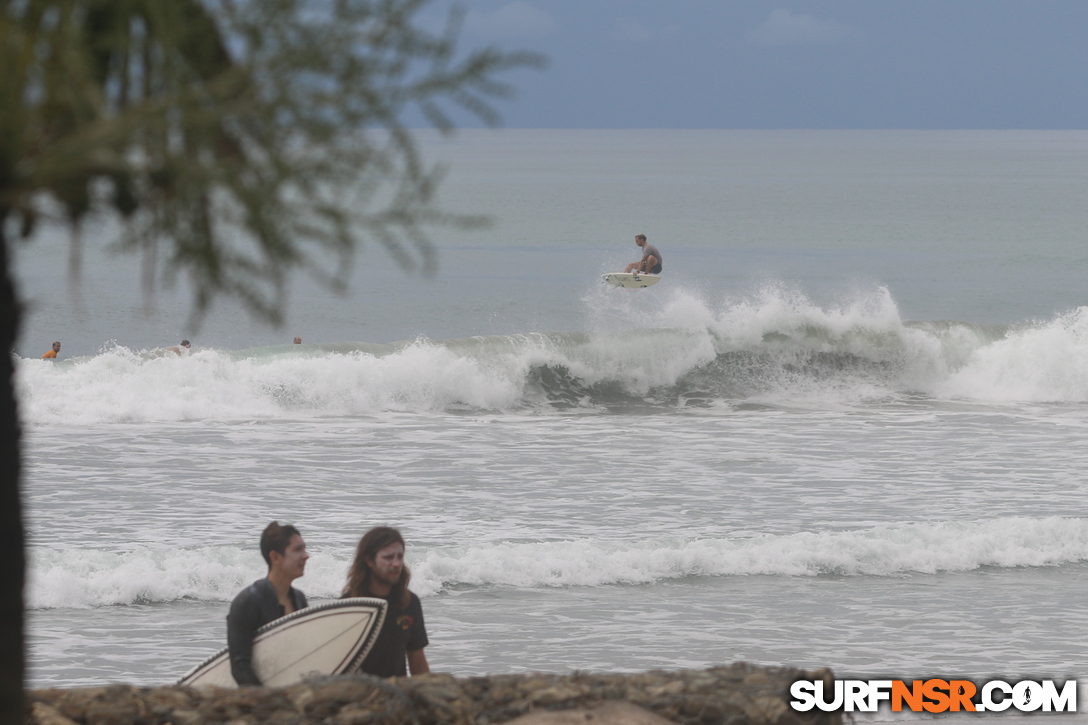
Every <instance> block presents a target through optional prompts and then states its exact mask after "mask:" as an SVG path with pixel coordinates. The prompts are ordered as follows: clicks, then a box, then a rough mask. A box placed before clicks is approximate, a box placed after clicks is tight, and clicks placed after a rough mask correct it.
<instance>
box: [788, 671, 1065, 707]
mask: <svg viewBox="0 0 1088 725" xmlns="http://www.w3.org/2000/svg"><path fill="white" fill-rule="evenodd" d="M826 689H829V690H830V691H829V692H825V686H824V681H823V680H797V681H796V682H794V683H793V685H791V686H790V695H791V696H792V697H793V699H792V700H791V701H790V706H791V707H792V708H793V709H794V710H796V711H797V712H808V711H809V710H811V709H812V708H814V707H815V708H819V709H820V710H823V711H824V712H833V711H835V710H845V711H846V712H876V711H877V709H878V708H879V707H880V703H882V702H887V703H888V704H889V705H890V706H891V709H892V712H901V711H902V710H903V709H904V707H905V708H906V709H907V710H910V711H912V712H961V711H964V712H1002V711H1004V710H1008V709H1009V708H1010V707H1013V708H1015V709H1017V710H1019V711H1020V712H1035V711H1037V710H1041V711H1043V712H1076V711H1077V681H1076V680H1066V681H1065V683H1064V684H1063V685H1062V686H1061V687H1060V688H1059V687H1058V685H1057V684H1056V683H1055V681H1054V680H1039V681H1035V680H1022V681H1020V682H1017V683H1015V684H1012V685H1010V684H1009V683H1007V682H1004V681H1002V680H991V681H989V682H987V683H985V684H984V685H983V686H982V687H981V688H979V687H976V686H975V683H973V682H971V681H970V680H938V679H930V680H913V681H912V682H910V683H909V684H908V683H906V682H904V681H903V680H835V681H834V685H833V686H832V687H830V688H826Z"/></svg>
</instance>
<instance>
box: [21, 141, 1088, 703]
mask: <svg viewBox="0 0 1088 725" xmlns="http://www.w3.org/2000/svg"><path fill="white" fill-rule="evenodd" d="M421 139H422V146H423V149H424V152H425V155H426V157H427V158H429V159H431V160H433V161H439V162H442V163H443V164H446V165H447V166H448V170H447V173H446V179H445V182H444V185H443V187H442V189H441V192H440V194H439V197H440V201H441V204H442V205H443V206H445V207H446V208H448V209H451V210H455V211H460V212H467V213H480V214H486V215H489V216H490V217H492V219H493V224H492V225H491V226H490V227H489V228H486V229H475V230H451V229H437V230H435V231H433V233H432V238H433V240H434V242H435V245H436V247H437V249H438V253H439V265H440V266H439V270H438V272H437V274H436V275H435V276H434V277H426V276H421V275H418V274H409V275H405V274H404V273H402V272H401V271H399V270H398V269H397V268H396V267H395V265H394V264H393V263H392V262H391V261H390V260H389V258H388V256H387V255H385V253H384V252H383V251H382V250H381V249H379V248H378V247H377V246H370V247H367V248H365V250H364V251H363V253H362V254H360V255H359V256H358V258H357V259H356V261H355V269H354V272H353V275H352V284H351V290H350V292H349V293H348V294H346V295H344V296H337V295H335V294H333V293H332V292H330V291H329V290H327V289H326V287H325V285H324V284H323V283H322V282H321V281H320V280H319V279H310V278H306V277H300V278H297V279H296V280H295V281H294V283H293V285H292V287H291V290H290V294H289V299H288V311H287V315H286V322H285V324H284V325H283V326H282V327H280V328H272V327H269V326H267V325H265V324H263V323H260V322H258V321H255V320H253V319H252V318H251V317H249V316H248V315H247V314H246V313H245V312H244V311H243V310H242V309H240V308H239V307H238V306H237V305H234V304H230V303H222V304H219V305H218V306H217V307H216V308H215V309H214V310H213V312H212V313H211V314H210V315H209V316H208V317H207V318H206V319H205V320H203V321H202V323H201V325H200V326H199V327H198V328H194V327H192V326H190V325H189V324H188V322H187V321H188V319H189V313H190V311H191V307H190V304H189V299H188V293H187V288H186V286H185V284H184V281H182V282H179V283H178V284H177V285H176V286H174V287H167V288H164V289H162V290H161V291H160V292H159V293H158V294H157V295H156V296H155V298H154V299H153V300H151V301H150V302H148V301H147V300H145V299H143V297H142V296H141V293H140V283H139V265H138V263H137V262H136V261H134V260H128V259H125V258H119V257H117V256H115V255H114V254H112V253H110V252H109V251H108V249H107V247H108V244H109V242H110V241H111V240H112V239H113V238H114V237H115V235H116V229H115V228H114V227H112V226H111V225H110V224H108V223H105V222H102V223H99V224H97V225H92V226H91V227H89V228H88V230H87V231H86V233H85V238H86V240H87V245H88V248H87V250H86V252H85V260H84V269H83V273H82V277H81V279H80V281H79V282H78V284H76V283H71V282H70V281H69V280H68V279H67V277H66V269H67V266H66V265H67V261H66V255H67V237H66V236H65V234H64V233H62V232H61V231H59V230H57V229H46V230H45V231H43V232H42V233H40V235H39V238H37V239H35V240H34V241H33V242H32V243H29V244H25V245H20V246H19V247H18V249H16V250H15V251H16V268H17V273H18V278H19V280H20V288H21V291H22V294H23V296H24V298H25V299H26V300H27V303H28V311H27V316H26V319H25V322H24V326H23V330H22V335H21V338H20V342H19V345H18V347H17V349H16V354H17V356H18V360H17V386H18V394H19V399H20V401H21V402H20V405H21V413H22V418H23V421H24V425H25V456H26V472H25V480H24V500H25V504H26V519H27V525H28V529H29V558H30V571H29V583H28V588H27V592H26V597H27V602H28V606H29V615H28V617H29V619H28V626H29V659H30V670H29V684H30V685H31V686H32V687H45V686H78V685H91V684H99V683H105V682H128V683H135V684H141V685H152V684H160V683H170V682H172V681H174V680H176V679H177V678H178V677H180V676H181V675H183V674H184V673H185V672H186V671H187V670H188V669H189V668H190V667H192V666H193V665H195V664H197V663H198V662H199V661H200V660H202V659H203V658H204V657H205V656H207V655H208V654H210V653H211V652H213V651H215V650H217V649H219V648H221V647H222V646H224V644H225V620H224V617H225V615H226V609H227V605H228V603H229V601H230V600H231V599H232V598H233V596H234V595H235V594H236V593H237V592H238V591H239V590H240V589H241V588H242V587H243V586H245V585H246V584H248V583H249V582H251V581H253V580H254V579H257V578H259V577H260V576H263V574H264V566H263V562H262V560H261V558H260V554H259V552H258V550H257V542H258V538H259V536H260V532H261V530H262V529H263V527H264V526H265V525H266V524H267V523H268V522H269V521H271V520H273V519H278V520H280V521H281V522H292V523H294V524H295V525H296V526H298V528H299V529H300V530H301V531H302V534H303V536H304V537H305V539H306V542H307V544H308V548H309V550H310V553H311V559H310V561H309V563H308V566H307V571H306V575H305V577H303V578H302V579H300V580H298V581H297V582H296V585H297V586H298V587H299V588H300V589H302V590H303V591H304V592H305V593H306V594H307V596H308V597H309V598H310V599H311V601H320V600H323V599H328V598H334V597H336V596H338V594H339V592H340V589H341V587H342V586H343V583H344V578H345V574H346V570H347V567H348V565H349V563H350V559H351V556H352V554H353V547H354V545H355V543H356V542H357V541H358V538H359V536H360V535H361V534H362V533H363V532H364V531H365V530H367V529H368V528H370V527H371V526H374V525H378V524H388V525H393V526H397V527H399V528H400V529H401V531H402V532H403V533H404V535H405V538H406V539H407V541H408V550H407V559H408V563H409V565H410V566H411V568H412V588H413V590H414V591H416V592H417V593H418V594H419V595H420V596H421V597H422V600H423V607H424V612H425V616H426V623H427V630H428V633H429V635H430V642H431V643H430V646H429V647H428V648H427V656H428V658H429V660H430V663H431V666H432V669H434V670H437V671H445V672H451V673H453V674H456V675H473V674H483V673H510V672H526V671H545V672H571V671H575V670H590V671H604V672H629V671H637V670H645V669H654V668H682V667H685V668H686V667H693V668H701V667H709V666H712V665H715V664H722V663H729V662H733V661H736V660H747V661H750V662H756V663H762V664H772V665H795V666H801V667H822V666H828V667H831V668H833V669H834V670H835V671H836V673H837V674H839V675H840V676H857V677H866V678H869V677H885V676H886V677H891V678H896V679H913V678H929V677H946V678H948V677H954V678H958V679H973V680H975V681H977V682H981V681H985V680H989V679H995V678H1000V679H1006V680H1009V681H1015V680H1018V679H1025V678H1053V679H1059V680H1064V679H1067V678H1078V677H1081V676H1084V675H1085V673H1086V672H1088V643H1086V641H1085V636H1084V632H1085V631H1086V630H1088V607H1086V605H1085V602H1086V600H1088V503H1086V501H1088V453H1086V450H1085V437H1086V433H1088V406H1086V403H1088V292H1086V290H1085V279H1086V278H1088V132H1082V131H1065V132H1035V131H1031V132H1012V131H1009V132H980V131H926V132H908V131H768V132H756V131H666V130H651V131H547V130H502V131H482V130H481V131H464V132H461V133H459V134H458V135H457V136H456V137H455V138H454V139H452V140H446V139H440V138H438V137H435V136H433V135H430V134H426V133H425V134H422V136H421ZM637 233H644V234H646V235H647V236H648V238H649V241H650V242H651V243H652V244H655V245H656V246H657V247H659V248H660V250H661V252H662V256H663V258H664V273H663V279H662V281H661V282H660V283H659V284H657V285H656V286H654V287H652V288H648V289H642V290H623V289H616V288H612V287H609V286H607V285H605V284H604V283H603V282H602V281H601V279H600V275H601V274H602V273H605V272H608V271H615V270H617V269H620V268H622V267H623V266H624V265H625V264H626V263H627V262H631V261H635V260H636V259H638V257H639V250H638V248H637V247H636V246H635V245H634V235H635V234H637ZM296 335H299V336H301V337H302V338H303V344H302V345H292V344H290V342H291V340H292V338H293V337H294V336H296ZM183 336H184V337H188V338H190V339H192V341H193V348H192V353H191V354H189V355H187V356H185V357H179V356H177V355H174V354H172V353H169V352H167V351H165V350H164V348H165V347H166V346H170V345H176V344H177V343H178V341H179V340H180V339H181V338H182V337H183ZM55 339H56V340H60V341H61V342H62V344H63V349H62V352H61V355H60V359H59V360H58V361H57V362H55V363H51V362H48V361H43V360H39V359H38V358H39V356H40V355H41V354H42V353H43V352H45V351H46V350H47V349H49V345H50V344H51V343H52V341H53V340H55ZM1080 699H1081V710H1082V711H1084V709H1085V703H1088V697H1086V696H1085V694H1084V692H1083V691H1082V694H1081V698H1080Z"/></svg>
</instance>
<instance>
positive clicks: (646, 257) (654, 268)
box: [624, 234, 661, 274]
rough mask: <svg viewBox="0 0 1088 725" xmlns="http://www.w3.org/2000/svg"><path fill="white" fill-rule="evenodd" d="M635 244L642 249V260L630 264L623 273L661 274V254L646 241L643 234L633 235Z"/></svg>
mask: <svg viewBox="0 0 1088 725" xmlns="http://www.w3.org/2000/svg"><path fill="white" fill-rule="evenodd" d="M635 244H637V245H638V246H639V247H641V248H642V259H640V260H639V261H637V262H631V263H630V264H629V265H627V269H625V270H624V271H625V272H628V273H630V272H636V273H638V272H643V273H646V274H661V252H659V251H657V247H655V246H654V245H652V244H650V243H649V242H647V241H646V235H645V234H637V235H635Z"/></svg>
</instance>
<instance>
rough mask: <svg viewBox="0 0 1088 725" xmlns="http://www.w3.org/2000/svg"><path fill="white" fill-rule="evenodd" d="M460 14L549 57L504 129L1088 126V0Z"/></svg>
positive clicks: (487, 4)
mask: <svg viewBox="0 0 1088 725" xmlns="http://www.w3.org/2000/svg"><path fill="white" fill-rule="evenodd" d="M460 4H461V6H462V7H465V8H467V9H468V15H467V17H466V22H465V27H464V33H463V42H464V43H465V45H466V47H469V46H472V47H479V46H482V45H488V44H495V45H500V46H501V47H503V48H506V49H515V48H521V49H531V50H538V51H541V52H544V53H546V54H547V55H548V56H549V57H550V60H551V64H550V66H549V68H548V69H547V70H544V71H542V72H535V71H534V72H517V73H514V74H509V75H508V78H510V79H512V80H513V81H514V82H515V83H516V85H517V86H518V89H519V92H518V96H517V98H516V100H514V101H513V102H509V103H507V102H503V103H501V104H500V105H499V108H500V110H501V112H502V115H503V119H504V125H505V126H507V127H513V128H525V127H530V128H917V129H935V128H968V129H978V128H994V129H1007V128H1024V129H1068V128H1078V129H1083V128H1088V123H1086V119H1088V0H769V1H765V0H462V2H461V3H460ZM445 5H446V6H448V5H449V3H448V2H446V3H445ZM440 7H442V2H441V0H440V2H439V3H437V4H435V5H433V6H431V8H430V10H428V12H429V13H432V14H434V13H436V11H437V10H438V9H439V8H440Z"/></svg>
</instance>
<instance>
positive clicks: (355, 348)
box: [18, 287, 1088, 425]
mask: <svg viewBox="0 0 1088 725" xmlns="http://www.w3.org/2000/svg"><path fill="white" fill-rule="evenodd" d="M613 304H620V303H613ZM623 304H624V305H626V306H625V307H623V308H622V309H613V310H612V312H613V313H614V314H617V315H619V314H622V315H628V316H632V317H639V318H640V319H643V320H644V321H645V320H648V323H646V324H643V325H642V327H640V328H637V329H632V330H630V331H627V332H622V333H617V332H613V333H602V332H598V333H592V334H584V333H567V334H542V333H525V334H519V335H507V336H493V337H488V338H474V339H471V340H453V341H445V342H431V341H428V340H418V341H416V342H414V343H406V344H401V345H384V346H378V345H352V344H347V343H345V344H340V345H330V346H326V347H311V348H307V349H305V350H298V349H292V350H284V349H283V348H269V349H257V350H248V351H239V352H230V351H221V350H208V349H205V350H199V351H196V352H194V353H193V354H192V355H190V356H187V357H176V356H173V355H166V356H161V355H159V356H156V355H153V354H149V353H140V352H134V351H131V350H128V349H126V348H123V347H113V348H110V349H107V350H104V351H103V352H101V353H100V354H98V355H95V356H91V357H87V358H77V359H71V360H62V361H60V362H59V363H51V362H48V361H40V360H19V361H18V363H19V364H18V389H19V395H20V398H21V400H22V406H23V407H22V409H23V411H24V416H25V418H26V419H27V420H28V421H29V422H31V423H38V424H50V425H56V424H58V423H61V424H76V425H79V424H90V423H97V422H140V421H176V420H192V419H208V418H211V419H228V420H238V419H254V418H258V419H259V418H270V417H295V416H343V415H358V414H368V413H375V412H380V411H410V412H426V411H440V410H445V409H448V408H450V407H451V406H467V407H470V408H475V409H482V410H512V409H518V408H522V407H525V406H531V405H539V404H540V403H541V402H545V403H546V402H547V401H548V400H549V399H550V400H554V399H555V398H556V397H557V396H558V397H559V398H562V399H563V400H565V401H566V402H568V403H569V402H572V401H578V404H589V405H594V404H601V403H604V404H607V403H608V402H609V398H608V397H607V396H609V395H612V396H617V395H618V396H623V395H628V396H637V397H640V398H641V397H642V396H645V395H647V394H648V393H650V394H655V395H656V397H657V398H658V399H663V400H668V399H669V398H671V397H682V396H684V395H686V394H687V393H688V392H689V390H690V389H696V390H701V391H703V392H704V393H705V394H706V395H709V396H710V397H712V398H719V399H730V400H736V399H746V398H759V399H762V400H769V401H771V402H773V401H775V400H790V401H798V400H802V399H812V400H817V401H819V400H827V399H831V400H846V401H853V400H864V399H868V398H878V399H879V398H882V397H886V396H894V395H899V394H904V393H918V392H920V393H924V394H928V395H932V396H935V397H937V398H940V399H965V400H975V401H983V402H1015V401H1025V402H1034V401H1055V402H1083V401H1085V400H1088V308H1081V309H1078V310H1074V311H1072V312H1069V313H1066V314H1063V315H1061V316H1059V317H1057V318H1056V319H1054V320H1050V321H1043V322H1037V323H1030V324H1024V325H1022V326H1019V327H1017V328H1014V329H1012V330H1010V331H1005V330H1004V329H997V328H989V329H987V328H982V327H980V326H977V325H970V324H967V323H911V324H908V323H905V322H904V321H903V320H902V319H901V318H900V314H899V311H898V309H897V307H896V305H895V301H894V300H893V299H892V298H891V296H890V294H889V293H888V292H887V290H885V289H883V288H881V289H877V290H875V291H874V292H872V293H870V294H867V295H860V296H858V297H857V298H855V299H850V300H847V301H845V302H843V303H842V304H841V305H838V306H827V305H825V306H822V307H821V306H819V305H816V304H814V303H813V302H811V301H810V300H808V299H807V298H806V297H805V296H804V295H802V294H800V293H798V292H796V291H790V290H783V289H780V288H777V287H767V288H765V289H763V290H761V291H760V292H758V293H757V294H755V295H753V296H751V297H749V298H743V299H736V300H728V301H726V302H723V303H721V304H720V305H719V306H718V307H714V306H712V305H711V304H710V303H708V302H707V301H706V300H705V299H704V298H702V297H701V296H698V295H694V294H692V293H690V292H688V291H685V290H683V289H679V290H677V291H675V292H674V293H672V294H671V296H670V297H668V298H666V299H665V301H664V304H662V305H660V306H659V307H658V308H657V309H655V310H654V311H653V312H652V314H651V313H650V312H648V311H647V310H642V309H640V308H637V306H632V305H633V303H630V302H625V303H623ZM542 370H548V371H551V377H552V378H554V379H555V380H558V381H559V382H555V381H554V380H553V381H552V382H551V383H549V379H548V375H544V376H543V377H538V373H540V371H542ZM541 385H543V388H541ZM557 385H558V386H559V388H561V389H557V388H556V386H557ZM549 386H550V387H549ZM542 391H543V392H542ZM548 396H552V397H551V398H549V397H548Z"/></svg>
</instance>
